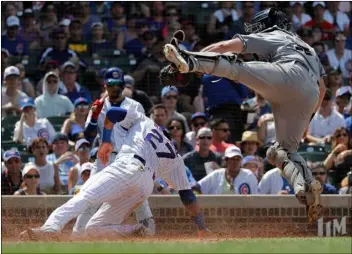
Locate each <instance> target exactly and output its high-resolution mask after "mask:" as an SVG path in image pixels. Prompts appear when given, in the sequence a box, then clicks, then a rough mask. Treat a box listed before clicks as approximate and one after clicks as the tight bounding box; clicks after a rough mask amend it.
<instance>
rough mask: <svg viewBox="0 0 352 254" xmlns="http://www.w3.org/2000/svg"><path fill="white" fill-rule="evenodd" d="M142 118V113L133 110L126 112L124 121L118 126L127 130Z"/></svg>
mask: <svg viewBox="0 0 352 254" xmlns="http://www.w3.org/2000/svg"><path fill="white" fill-rule="evenodd" d="M144 118H145V115H144V113H141V112H137V111H134V110H128V111H127V114H126V117H125V119H123V120H122V121H121V122H119V124H120V125H121V126H122V127H124V128H126V129H129V128H131V127H132V126H133V125H135V124H136V122H137V121H138V120H142V119H144Z"/></svg>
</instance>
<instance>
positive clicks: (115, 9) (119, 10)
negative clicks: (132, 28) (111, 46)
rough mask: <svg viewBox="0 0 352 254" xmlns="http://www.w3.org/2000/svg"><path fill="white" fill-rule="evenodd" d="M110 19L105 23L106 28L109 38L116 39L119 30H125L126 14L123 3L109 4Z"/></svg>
mask: <svg viewBox="0 0 352 254" xmlns="http://www.w3.org/2000/svg"><path fill="white" fill-rule="evenodd" d="M110 11H111V14H110V15H111V17H110V18H108V20H107V21H106V26H107V28H108V30H109V32H110V34H111V38H113V39H116V36H117V33H118V32H119V31H120V30H121V29H126V14H125V8H124V4H123V2H111V9H110Z"/></svg>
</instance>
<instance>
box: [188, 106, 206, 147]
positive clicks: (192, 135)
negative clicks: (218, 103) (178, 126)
mask: <svg viewBox="0 0 352 254" xmlns="http://www.w3.org/2000/svg"><path fill="white" fill-rule="evenodd" d="M191 122H192V125H191V127H192V131H189V132H187V133H186V136H185V141H186V142H187V143H189V144H191V145H192V146H193V148H195V147H196V145H197V140H196V137H197V134H198V131H199V130H200V128H203V127H208V118H207V116H206V115H205V113H203V112H196V113H194V114H193V115H192V118H191Z"/></svg>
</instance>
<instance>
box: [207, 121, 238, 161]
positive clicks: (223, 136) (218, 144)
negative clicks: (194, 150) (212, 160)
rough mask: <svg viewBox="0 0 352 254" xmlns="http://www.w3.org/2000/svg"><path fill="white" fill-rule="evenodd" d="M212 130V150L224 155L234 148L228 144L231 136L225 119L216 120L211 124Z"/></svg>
mask: <svg viewBox="0 0 352 254" xmlns="http://www.w3.org/2000/svg"><path fill="white" fill-rule="evenodd" d="M210 128H211V130H212V132H213V140H212V144H211V146H210V150H211V151H213V152H217V153H219V154H221V155H223V154H224V152H225V150H226V149H227V148H228V147H230V146H233V144H229V143H226V141H227V140H228V139H229V137H230V134H231V133H230V127H229V125H228V123H227V122H226V120H225V119H214V120H212V121H211V122H210Z"/></svg>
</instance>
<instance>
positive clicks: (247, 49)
mask: <svg viewBox="0 0 352 254" xmlns="http://www.w3.org/2000/svg"><path fill="white" fill-rule="evenodd" d="M235 37H238V38H239V39H241V40H242V41H243V43H244V50H243V52H244V53H251V54H258V55H260V56H264V57H268V56H269V55H270V54H272V53H273V52H275V51H276V50H277V49H278V48H279V47H280V46H283V45H285V41H284V40H282V39H281V36H280V35H278V34H272V33H265V34H263V33H256V34H250V35H235Z"/></svg>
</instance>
